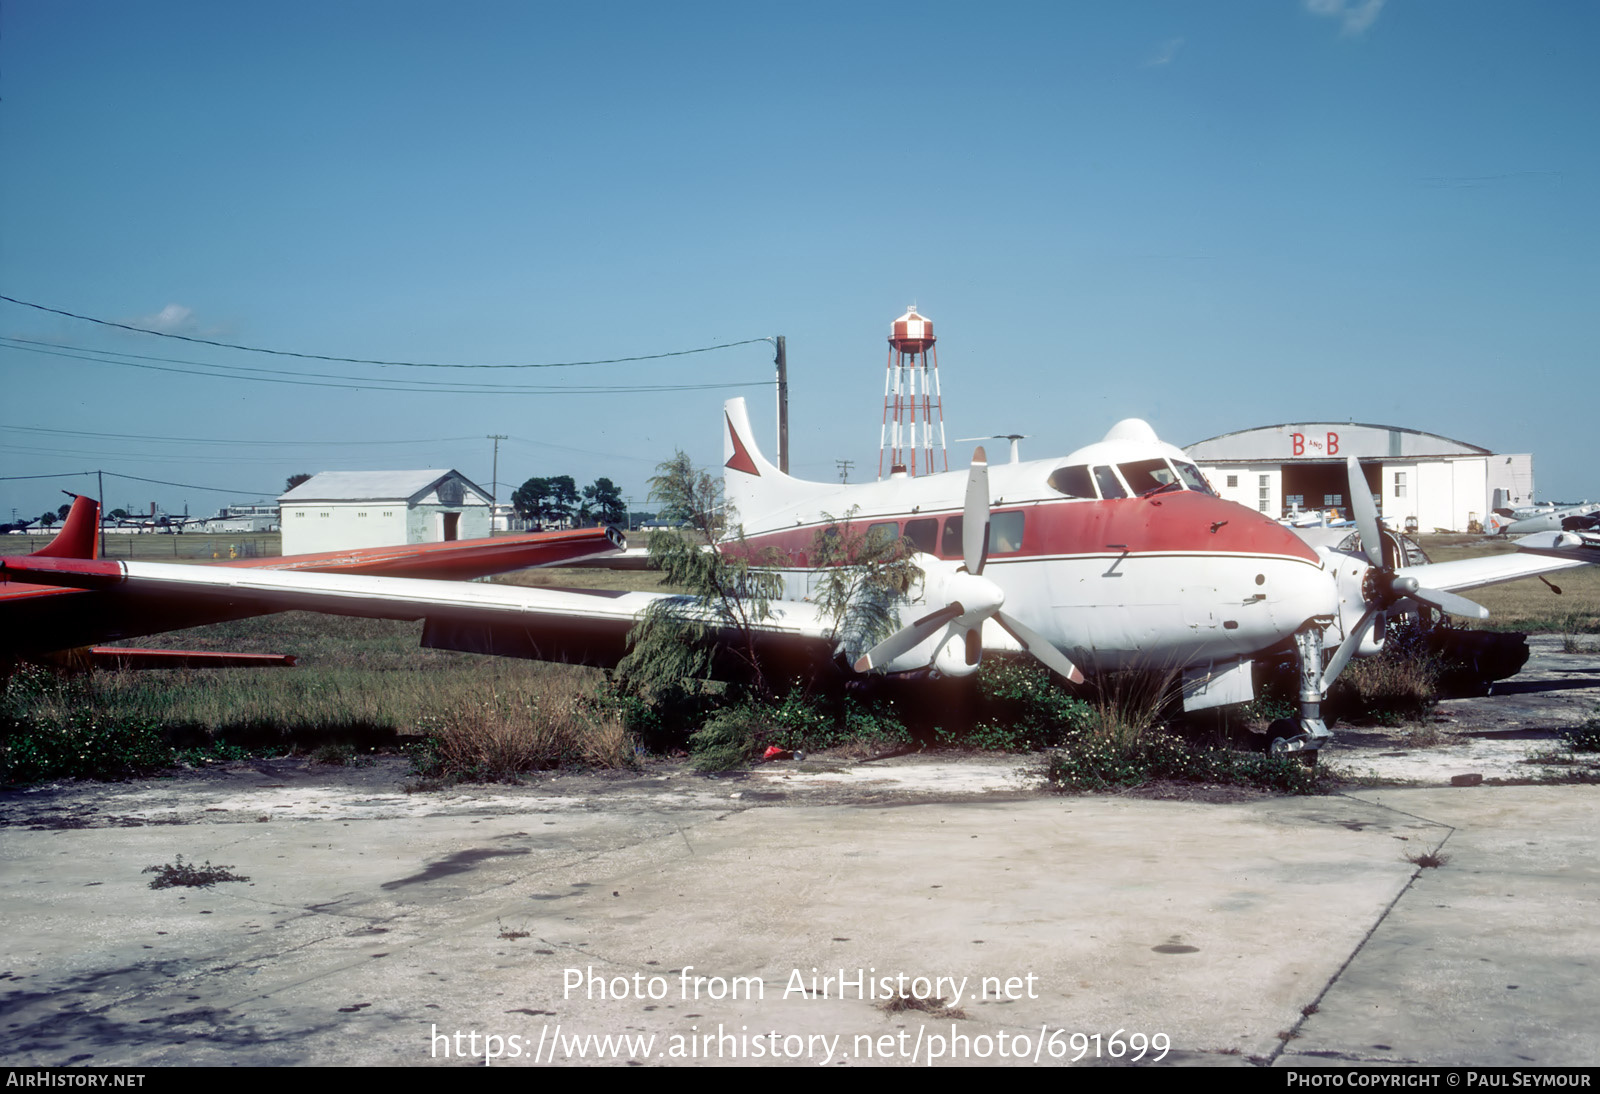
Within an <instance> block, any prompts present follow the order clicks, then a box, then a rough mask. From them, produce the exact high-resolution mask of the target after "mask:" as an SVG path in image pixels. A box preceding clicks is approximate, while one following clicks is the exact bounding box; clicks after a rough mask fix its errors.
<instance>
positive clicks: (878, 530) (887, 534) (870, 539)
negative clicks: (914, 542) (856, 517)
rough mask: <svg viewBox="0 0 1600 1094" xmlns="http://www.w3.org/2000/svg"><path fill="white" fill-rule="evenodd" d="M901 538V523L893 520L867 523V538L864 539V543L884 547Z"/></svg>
mask: <svg viewBox="0 0 1600 1094" xmlns="http://www.w3.org/2000/svg"><path fill="white" fill-rule="evenodd" d="M899 538H900V525H898V524H897V523H895V522H894V521H892V520H891V521H886V522H884V523H883V524H869V525H867V535H866V538H865V539H863V540H862V543H863V544H867V545H872V546H876V547H884V546H887V545H888V544H890V543H893V542H894V541H895V540H897V539H899Z"/></svg>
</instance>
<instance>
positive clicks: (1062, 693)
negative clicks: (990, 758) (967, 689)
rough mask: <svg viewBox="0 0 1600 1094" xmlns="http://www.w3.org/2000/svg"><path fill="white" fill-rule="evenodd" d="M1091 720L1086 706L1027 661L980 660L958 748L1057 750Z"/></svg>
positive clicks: (1093, 717)
mask: <svg viewBox="0 0 1600 1094" xmlns="http://www.w3.org/2000/svg"><path fill="white" fill-rule="evenodd" d="M1094 719H1095V711H1094V708H1093V707H1092V706H1091V705H1090V704H1088V703H1086V702H1084V701H1083V700H1082V699H1078V698H1075V697H1074V696H1072V695H1070V694H1069V693H1068V692H1067V691H1066V689H1064V688H1062V687H1061V686H1060V685H1059V684H1057V683H1056V682H1055V678H1054V677H1052V676H1051V675H1050V672H1049V670H1047V669H1045V668H1043V667H1042V666H1040V665H1038V664H1036V663H1035V662H1033V661H1032V660H1027V661H1023V660H1017V659H1011V658H1001V657H986V658H984V660H983V662H982V664H980V665H979V666H978V716H977V718H976V719H975V721H974V724H973V727H972V729H971V731H970V732H969V733H967V734H966V735H965V737H964V740H963V743H965V744H968V745H970V746H971V747H973V748H983V749H993V750H997V751H1006V752H1027V751H1032V750H1034V749H1037V748H1048V747H1051V746H1053V745H1058V744H1061V743H1062V742H1063V741H1065V740H1067V739H1068V738H1069V737H1072V736H1074V735H1075V734H1078V733H1081V732H1083V731H1084V730H1086V729H1088V728H1089V727H1090V726H1091V725H1092V724H1093V722H1094ZM952 736H953V735H952Z"/></svg>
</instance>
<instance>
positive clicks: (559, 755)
mask: <svg viewBox="0 0 1600 1094" xmlns="http://www.w3.org/2000/svg"><path fill="white" fill-rule="evenodd" d="M422 728H423V729H424V730H425V731H426V732H427V733H428V736H429V740H430V746H431V749H432V757H431V759H432V762H433V764H435V765H437V768H438V770H437V771H424V774H431V775H442V776H446V777H452V778H465V779H472V780H491V781H507V780H515V779H517V778H518V777H520V776H522V775H525V774H527V773H529V772H533V771H546V770H551V769H554V768H560V767H569V766H581V767H606V768H619V767H628V766H631V765H632V764H633V763H634V762H635V761H634V747H633V740H632V738H631V737H630V736H629V734H628V732H627V730H626V729H625V728H624V727H623V725H622V723H621V721H620V720H619V719H618V718H617V717H616V715H615V713H613V712H611V711H609V710H607V709H606V708H605V706H604V705H603V704H600V703H597V702H596V701H595V700H594V698H593V694H592V688H590V687H589V686H586V685H585V683H584V682H583V681H582V680H580V679H579V678H577V677H576V676H575V675H572V674H557V673H551V674H546V675H544V676H542V677H539V678H536V679H535V680H534V681H532V682H530V683H528V684H525V685H524V686H520V687H517V688H514V689H512V690H507V691H496V692H492V693H490V694H489V695H487V696H481V697H479V698H477V699H476V700H475V701H473V702H471V703H468V704H467V705H465V706H463V707H462V708H460V709H457V710H451V711H449V712H447V713H445V714H443V715H439V716H437V717H436V718H435V719H433V720H430V721H429V722H427V723H425V724H424V725H423V727H422Z"/></svg>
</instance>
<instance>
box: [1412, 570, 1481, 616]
mask: <svg viewBox="0 0 1600 1094" xmlns="http://www.w3.org/2000/svg"><path fill="white" fill-rule="evenodd" d="M1411 580H1413V581H1415V580H1416V579H1415V578H1412V579H1411ZM1406 595H1407V596H1409V597H1410V598H1411V599H1413V600H1421V601H1424V602H1426V603H1428V604H1432V605H1433V606H1434V607H1435V608H1438V609H1440V610H1441V611H1446V612H1449V613H1450V614H1451V615H1461V616H1466V617H1467V618H1469V619H1488V618H1489V609H1488V608H1485V607H1484V606H1483V605H1482V604H1474V603H1473V602H1472V601H1470V600H1468V599H1467V598H1466V597H1464V596H1457V595H1456V594H1455V593H1447V592H1445V591H1444V590H1442V589H1424V588H1421V587H1420V586H1419V587H1417V588H1414V589H1411V590H1409V591H1408V592H1407V593H1406Z"/></svg>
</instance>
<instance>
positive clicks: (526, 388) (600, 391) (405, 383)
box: [0, 338, 773, 395]
mask: <svg viewBox="0 0 1600 1094" xmlns="http://www.w3.org/2000/svg"><path fill="white" fill-rule="evenodd" d="M0 345H7V346H9V347H10V348H12V349H15V350H20V351H21V352H23V353H39V354H44V355H46V356H49V357H66V358H70V359H72V360H77V361H89V362H91V363H93V364H97V365H116V366H118V367H121V368H138V369H148V370H150V371H153V372H173V373H178V374H180V375H184V376H207V377H210V378H211V379H214V380H251V381H254V382H255V383H262V384H291V385H294V386H297V387H331V388H342V389H344V390H348V391H369V390H370V391H418V392H427V393H429V394H449V395H611V394H618V393H629V392H663V391H708V390H716V389H720V388H732V387H770V386H771V385H772V383H773V381H771V380H755V381H745V382H740V383H726V384H718V383H711V384H624V385H610V386H607V385H603V384H595V385H586V386H560V385H555V386H546V387H539V386H532V385H514V384H500V385H493V386H489V387H482V386H479V387H471V386H467V385H465V384H457V383H455V382H452V381H447V380H384V379H376V378H367V377H361V376H337V375H327V379H297V380H291V379H279V378H278V377H287V376H299V377H306V376H323V375H326V374H321V373H305V372H289V371H287V370H284V369H268V368H254V367H251V366H249V365H222V364H217V363H215V362H211V361H185V360H181V359H175V358H169V357H150V356H148V355H145V354H138V353H123V352H121V351H119V350H80V351H79V352H77V353H68V352H66V350H63V349H44V348H41V347H43V346H45V345H48V343H43V342H35V341H33V340H31V339H26V338H0ZM72 348H74V349H77V348H78V347H72ZM89 354H95V355H98V356H87V355H89ZM109 357H130V358H134V360H129V361H115V360H109V359H108V358H109ZM149 361H167V362H169V363H171V364H178V365H192V366H194V367H193V368H171V367H167V366H166V365H157V364H142V363H140V362H149ZM201 369H222V370H224V371H223V372H220V373H219V372H204V371H199V370H201ZM232 373H270V374H272V375H265V376H249V375H231V374H232ZM330 380H349V381H352V382H351V383H332V382H329V381H330Z"/></svg>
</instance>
